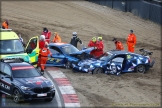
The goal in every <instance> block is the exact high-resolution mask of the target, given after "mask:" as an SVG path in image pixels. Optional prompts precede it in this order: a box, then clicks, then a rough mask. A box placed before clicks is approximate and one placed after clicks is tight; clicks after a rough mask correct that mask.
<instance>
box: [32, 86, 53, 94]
mask: <svg viewBox="0 0 162 108" xmlns="http://www.w3.org/2000/svg"><path fill="white" fill-rule="evenodd" d="M49 91H50V87H42V88H41V87H37V88H34V89H33V92H34V93H47V92H49Z"/></svg>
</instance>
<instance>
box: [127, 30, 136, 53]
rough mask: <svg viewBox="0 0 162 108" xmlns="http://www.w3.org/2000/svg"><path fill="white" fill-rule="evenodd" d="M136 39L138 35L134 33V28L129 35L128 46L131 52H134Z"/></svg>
mask: <svg viewBox="0 0 162 108" xmlns="http://www.w3.org/2000/svg"><path fill="white" fill-rule="evenodd" d="M136 41H137V40H136V35H135V34H134V33H133V30H130V34H129V35H128V37H127V47H128V51H129V52H134V47H135V45H136Z"/></svg>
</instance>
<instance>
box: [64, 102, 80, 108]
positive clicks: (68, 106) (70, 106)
mask: <svg viewBox="0 0 162 108" xmlns="http://www.w3.org/2000/svg"><path fill="white" fill-rule="evenodd" d="M65 107H66V108H78V107H80V103H65Z"/></svg>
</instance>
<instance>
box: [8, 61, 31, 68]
mask: <svg viewBox="0 0 162 108" xmlns="http://www.w3.org/2000/svg"><path fill="white" fill-rule="evenodd" d="M8 64H9V65H10V66H11V67H16V66H32V65H31V64H29V63H26V62H20V63H8Z"/></svg>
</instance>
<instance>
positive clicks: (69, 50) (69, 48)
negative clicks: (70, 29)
mask: <svg viewBox="0 0 162 108" xmlns="http://www.w3.org/2000/svg"><path fill="white" fill-rule="evenodd" d="M61 48H62V50H63V52H64V54H71V53H75V52H78V51H79V50H78V49H77V48H76V47H74V46H73V45H68V46H63V47H61Z"/></svg>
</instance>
